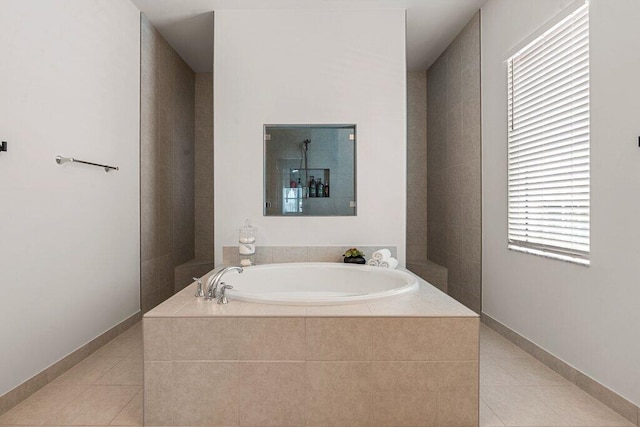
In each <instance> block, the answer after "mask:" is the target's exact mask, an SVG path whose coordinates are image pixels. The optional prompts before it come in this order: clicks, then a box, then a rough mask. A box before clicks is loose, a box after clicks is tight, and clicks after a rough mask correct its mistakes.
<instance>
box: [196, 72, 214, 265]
mask: <svg viewBox="0 0 640 427" xmlns="http://www.w3.org/2000/svg"><path fill="white" fill-rule="evenodd" d="M195 91H196V94H195V95H196V98H195V138H196V139H195V144H196V147H195V150H196V151H195V251H196V259H197V260H199V261H209V262H211V263H213V247H214V244H213V74H212V73H197V74H196V89H195Z"/></svg>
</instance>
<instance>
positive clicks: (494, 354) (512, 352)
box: [480, 328, 531, 359]
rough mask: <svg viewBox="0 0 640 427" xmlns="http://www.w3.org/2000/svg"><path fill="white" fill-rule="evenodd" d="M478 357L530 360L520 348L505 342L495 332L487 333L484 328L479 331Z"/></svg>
mask: <svg viewBox="0 0 640 427" xmlns="http://www.w3.org/2000/svg"><path fill="white" fill-rule="evenodd" d="M480 356H481V357H482V356H485V357H490V358H501V359H506V358H525V359H526V358H531V356H530V355H529V354H528V353H526V352H525V351H524V350H522V349H521V348H520V347H518V346H516V345H514V344H513V343H511V342H509V341H507V340H506V339H505V338H503V337H502V336H500V335H498V334H497V333H496V332H493V331H490V332H487V331H486V328H481V329H480Z"/></svg>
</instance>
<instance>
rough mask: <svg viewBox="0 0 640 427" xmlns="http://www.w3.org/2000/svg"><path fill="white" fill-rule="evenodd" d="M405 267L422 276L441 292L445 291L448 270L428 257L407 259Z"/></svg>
mask: <svg viewBox="0 0 640 427" xmlns="http://www.w3.org/2000/svg"><path fill="white" fill-rule="evenodd" d="M407 269H408V270H410V271H411V272H413V273H415V274H417V275H418V276H420V277H422V278H423V279H424V280H426V281H427V282H429V283H431V284H432V285H433V286H435V287H436V288H438V289H440V290H441V291H442V292H444V293H447V288H448V285H447V280H448V270H447V267H443V266H442V265H440V264H436V263H435V262H433V261H430V260H428V259H425V260H410V261H407Z"/></svg>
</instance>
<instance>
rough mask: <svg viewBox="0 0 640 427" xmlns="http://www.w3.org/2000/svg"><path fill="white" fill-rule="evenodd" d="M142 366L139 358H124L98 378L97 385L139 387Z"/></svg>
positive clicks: (140, 384)
mask: <svg viewBox="0 0 640 427" xmlns="http://www.w3.org/2000/svg"><path fill="white" fill-rule="evenodd" d="M142 373H143V364H142V359H141V358H140V359H139V358H125V359H122V360H120V361H119V362H118V364H117V365H115V366H114V367H113V368H111V369H110V370H109V371H108V372H106V373H105V374H104V375H103V376H102V377H100V378H99V379H98V380H97V381H96V382H95V384H99V385H139V386H142V378H143V375H142Z"/></svg>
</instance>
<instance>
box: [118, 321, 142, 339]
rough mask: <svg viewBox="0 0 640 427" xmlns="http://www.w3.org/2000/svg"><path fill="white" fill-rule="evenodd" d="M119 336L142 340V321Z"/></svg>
mask: <svg viewBox="0 0 640 427" xmlns="http://www.w3.org/2000/svg"><path fill="white" fill-rule="evenodd" d="M120 336H121V337H125V338H134V339H139V340H141V339H142V321H140V322H138V323H136V324H135V325H133V326H132V327H130V328H129V329H127V330H126V331H124V332H123V333H122V334H120Z"/></svg>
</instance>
